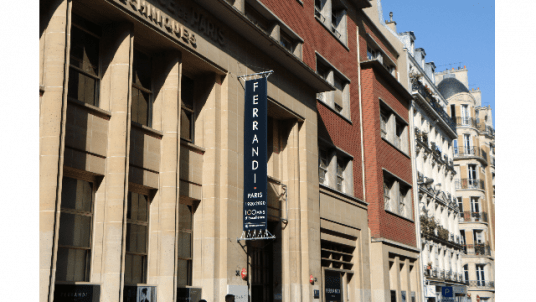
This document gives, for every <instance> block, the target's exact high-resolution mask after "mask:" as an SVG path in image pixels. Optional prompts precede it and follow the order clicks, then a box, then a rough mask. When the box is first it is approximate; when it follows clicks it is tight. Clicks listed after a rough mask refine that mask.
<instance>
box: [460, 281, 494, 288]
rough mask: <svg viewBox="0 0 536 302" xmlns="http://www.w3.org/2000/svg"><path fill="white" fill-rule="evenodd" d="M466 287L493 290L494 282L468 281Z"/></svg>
mask: <svg viewBox="0 0 536 302" xmlns="http://www.w3.org/2000/svg"><path fill="white" fill-rule="evenodd" d="M467 285H469V286H470V287H478V288H489V289H491V288H495V281H487V280H469V281H467Z"/></svg>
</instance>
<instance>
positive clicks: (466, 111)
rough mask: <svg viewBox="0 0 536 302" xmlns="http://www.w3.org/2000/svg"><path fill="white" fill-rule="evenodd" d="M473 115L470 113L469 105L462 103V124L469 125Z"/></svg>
mask: <svg viewBox="0 0 536 302" xmlns="http://www.w3.org/2000/svg"><path fill="white" fill-rule="evenodd" d="M470 118H471V115H470V113H469V106H468V105H462V125H469V120H470Z"/></svg>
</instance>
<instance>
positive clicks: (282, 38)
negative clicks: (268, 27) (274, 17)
mask: <svg viewBox="0 0 536 302" xmlns="http://www.w3.org/2000/svg"><path fill="white" fill-rule="evenodd" d="M279 44H281V46H283V47H285V48H286V49H287V50H288V51H289V52H293V51H294V43H292V38H291V37H290V36H289V35H288V34H286V33H285V32H283V31H281V32H280V34H279Z"/></svg>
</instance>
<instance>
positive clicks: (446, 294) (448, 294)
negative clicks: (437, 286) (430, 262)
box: [441, 286, 454, 298]
mask: <svg viewBox="0 0 536 302" xmlns="http://www.w3.org/2000/svg"><path fill="white" fill-rule="evenodd" d="M441 295H442V296H443V298H454V291H453V290H452V286H442V287H441Z"/></svg>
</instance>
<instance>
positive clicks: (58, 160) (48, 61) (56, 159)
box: [39, 0, 71, 302]
mask: <svg viewBox="0 0 536 302" xmlns="http://www.w3.org/2000/svg"><path fill="white" fill-rule="evenodd" d="M50 2H51V3H49V4H48V7H47V9H48V10H49V11H48V12H47V13H48V15H42V16H41V17H42V18H43V19H44V18H49V19H48V24H47V26H46V28H44V30H43V33H42V36H41V38H40V44H41V49H40V50H41V53H40V58H41V61H42V62H41V63H42V64H41V65H40V67H41V70H40V76H41V77H40V83H39V84H40V86H41V87H40V89H41V93H42V96H41V102H40V108H39V109H40V110H39V111H40V112H39V171H40V173H39V301H41V302H45V301H52V298H53V296H54V281H55V276H56V265H55V262H56V252H55V251H56V250H57V242H58V238H57V233H58V229H59V215H60V212H59V209H60V206H61V179H62V177H63V173H62V172H63V169H62V167H63V152H64V148H65V121H66V109H67V85H66V83H67V82H66V81H67V78H68V72H69V57H68V56H67V55H66V54H68V53H69V48H70V45H69V44H70V34H69V33H70V27H71V2H70V1H67V0H59V1H50Z"/></svg>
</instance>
